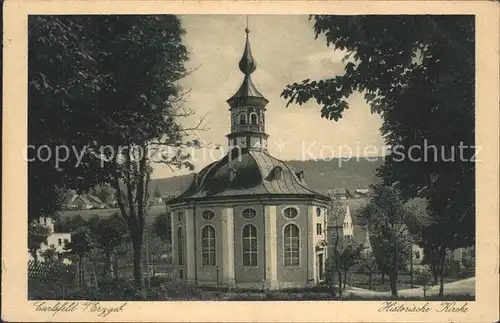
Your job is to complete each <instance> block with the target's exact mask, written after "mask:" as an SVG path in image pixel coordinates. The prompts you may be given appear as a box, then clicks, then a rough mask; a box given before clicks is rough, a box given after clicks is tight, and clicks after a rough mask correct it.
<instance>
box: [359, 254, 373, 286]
mask: <svg viewBox="0 0 500 323" xmlns="http://www.w3.org/2000/svg"><path fill="white" fill-rule="evenodd" d="M376 268H377V261H376V258H375V256H374V255H373V252H372V251H371V250H370V251H364V252H362V253H361V259H360V261H359V269H360V270H361V271H362V272H363V273H365V274H366V276H368V289H372V276H373V273H374V272H375V269H376Z"/></svg>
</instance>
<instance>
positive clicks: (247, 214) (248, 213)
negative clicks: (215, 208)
mask: <svg viewBox="0 0 500 323" xmlns="http://www.w3.org/2000/svg"><path fill="white" fill-rule="evenodd" d="M241 214H242V215H243V217H244V218H245V219H247V220H250V219H253V218H255V217H256V216H257V212H256V211H255V210H254V209H244V210H243V212H242V213H241Z"/></svg>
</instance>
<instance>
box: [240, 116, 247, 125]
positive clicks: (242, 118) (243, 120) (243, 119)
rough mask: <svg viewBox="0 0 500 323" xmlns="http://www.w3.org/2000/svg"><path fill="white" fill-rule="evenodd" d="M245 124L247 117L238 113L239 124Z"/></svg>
mask: <svg viewBox="0 0 500 323" xmlns="http://www.w3.org/2000/svg"><path fill="white" fill-rule="evenodd" d="M246 123H247V115H246V114H244V113H240V124H246Z"/></svg>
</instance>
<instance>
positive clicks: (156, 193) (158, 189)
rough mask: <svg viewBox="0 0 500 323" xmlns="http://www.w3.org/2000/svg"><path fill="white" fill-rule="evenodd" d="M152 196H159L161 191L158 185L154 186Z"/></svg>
mask: <svg viewBox="0 0 500 323" xmlns="http://www.w3.org/2000/svg"><path fill="white" fill-rule="evenodd" d="M154 197H156V198H160V197H161V191H160V188H159V187H158V186H156V187H155V192H154Z"/></svg>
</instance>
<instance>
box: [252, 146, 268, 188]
mask: <svg viewBox="0 0 500 323" xmlns="http://www.w3.org/2000/svg"><path fill="white" fill-rule="evenodd" d="M256 152H257V151H253V150H250V149H249V150H248V154H249V155H250V156H252V158H253V159H254V161H255V164H257V167H258V168H259V173H260V174H261V175H260V176H261V178H262V186H263V187H264V190H266V192H267V193H268V194H271V192H270V191H269V190H268V189H267V186H266V185H264V181H265V180H266V178H265V177H264V176H263V175H262V173H263V169H262V167H261V165H260V163H259V162H258V161H257V157H256V156H254V153H256ZM258 152H260V153H265V152H264V151H263V150H259V151H258Z"/></svg>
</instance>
